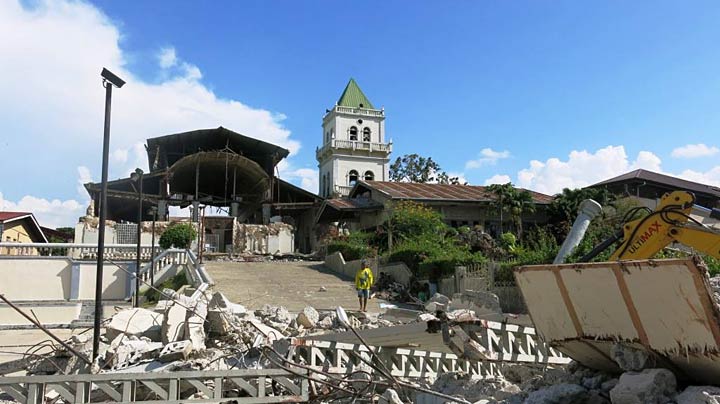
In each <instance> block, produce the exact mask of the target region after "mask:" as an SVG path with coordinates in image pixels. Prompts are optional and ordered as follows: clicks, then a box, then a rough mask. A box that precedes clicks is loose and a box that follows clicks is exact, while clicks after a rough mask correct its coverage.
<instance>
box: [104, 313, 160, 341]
mask: <svg viewBox="0 0 720 404" xmlns="http://www.w3.org/2000/svg"><path fill="white" fill-rule="evenodd" d="M163 317H164V316H163V315H162V314H158V313H155V312H153V311H150V310H146V309H142V308H134V309H129V310H123V311H121V312H118V313H117V314H115V315H114V316H113V317H112V319H111V320H110V323H108V325H107V326H105V336H106V337H107V339H108V341H113V340H114V339H115V338H117V336H118V335H120V334H124V335H134V336H144V337H147V338H149V339H150V340H152V341H160V332H161V330H162V324H163Z"/></svg>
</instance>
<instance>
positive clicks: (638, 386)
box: [0, 278, 720, 404]
mask: <svg viewBox="0 0 720 404" xmlns="http://www.w3.org/2000/svg"><path fill="white" fill-rule="evenodd" d="M713 286H720V278H718V279H716V280H715V281H714V283H713ZM715 292H716V294H720V290H718V289H717V288H716V290H715ZM163 296H164V298H165V300H161V301H159V302H158V303H157V305H156V306H155V307H154V308H152V309H144V308H134V309H128V310H122V311H119V312H117V313H116V314H115V315H114V316H112V317H111V318H110V319H108V320H107V321H106V323H105V334H104V335H103V336H102V340H101V350H100V358H99V361H98V363H97V367H99V369H94V370H95V371H99V372H101V373H113V372H123V373H141V372H172V371H182V370H228V369H237V368H246V369H261V368H274V367H278V366H281V365H283V363H282V362H281V361H282V360H283V359H282V356H283V353H278V352H276V351H275V349H278V348H277V347H278V346H280V345H278V344H277V342H278V341H280V340H284V341H289V340H290V338H291V337H295V338H303V337H309V336H315V335H319V334H323V333H328V332H343V331H347V327H346V326H345V325H343V324H342V322H341V321H340V320H339V319H338V317H337V314H336V313H335V312H334V311H318V310H316V309H314V308H313V307H305V308H304V309H302V310H301V311H300V312H298V313H291V312H289V311H288V310H287V309H286V308H284V307H281V306H272V305H267V304H266V305H264V306H262V307H261V308H260V309H258V310H254V311H252V310H248V309H247V308H245V307H244V306H242V305H239V304H235V303H233V302H230V301H229V300H228V299H227V298H226V297H225V296H224V295H222V294H221V293H212V292H210V291H206V292H204V293H195V295H193V296H192V297H190V296H185V295H182V294H179V293H177V292H175V291H172V290H168V289H166V290H164V291H163ZM416 313H418V314H417V315H416V318H415V319H413V320H411V321H409V322H413V321H419V322H431V323H432V322H437V321H439V320H438V317H444V318H445V319H446V320H449V321H452V322H458V323H460V322H463V321H474V320H478V319H493V321H495V320H502V319H504V320H505V321H507V319H508V315H507V314H503V313H502V311H501V310H500V306H499V301H498V299H497V296H495V295H493V294H491V293H487V292H475V291H466V292H465V293H460V294H455V295H454V296H452V299H451V298H449V297H447V296H444V295H441V294H435V295H434V296H433V297H432V298H430V299H429V300H428V302H426V305H425V311H424V312H416ZM349 321H350V324H351V325H352V326H353V328H356V329H371V328H378V327H389V326H394V325H398V324H399V323H400V322H397V321H389V320H386V319H384V318H383V315H378V314H368V313H350V315H349ZM69 343H70V345H71V346H72V347H73V348H74V349H76V350H78V351H80V352H82V353H83V354H85V355H87V356H89V355H90V352H91V345H92V343H91V341H90V337H89V333H85V334H81V335H76V336H74V337H72V339H71V340H70V341H69ZM611 356H612V359H613V360H614V361H615V362H616V363H617V364H618V366H620V367H621V368H622V369H623V370H625V372H624V373H622V374H619V375H618V374H609V373H604V372H601V371H596V370H592V369H588V368H585V367H582V366H580V365H578V364H577V363H574V362H573V363H571V364H570V365H567V366H559V365H549V366H542V365H536V364H530V363H512V362H504V363H501V364H499V367H500V371H501V374H502V376H496V377H494V378H488V379H472V378H471V377H470V376H469V375H468V374H465V373H463V372H445V373H441V374H439V375H438V377H437V378H436V379H434V380H433V379H402V380H399V381H396V382H392V381H391V380H389V379H386V378H384V377H383V376H382V372H379V371H377V369H375V371H374V372H373V369H372V368H369V367H368V368H367V369H364V368H362V366H361V367H359V368H357V369H356V370H355V372H354V373H352V374H351V375H349V376H347V377H345V378H342V381H334V379H332V377H331V376H329V375H325V374H323V373H322V372H320V371H318V372H317V373H315V374H314V375H313V376H311V377H313V378H314V380H322V381H324V382H325V383H324V384H321V383H317V382H316V383H315V384H314V386H315V387H314V389H315V390H314V393H312V394H314V395H315V397H316V401H315V402H324V403H344V402H347V403H350V402H353V400H356V399H357V398H358V397H357V396H360V397H362V399H363V400H365V401H368V400H371V401H372V402H377V403H410V402H426V403H443V402H461V403H468V402H469V403H508V404H514V403H517V404H520V403H526V404H541V403H558V404H573V403H591V404H609V403H612V404H635V403H638V404H639V403H677V404H689V403H718V404H720V387H713V386H687V385H685V384H682V381H678V380H677V379H676V376H675V375H674V374H673V373H672V372H670V371H669V370H667V369H656V368H652V365H653V363H652V361H648V360H646V359H647V358H645V357H643V356H642V355H641V354H639V353H638V352H635V351H632V350H630V349H626V348H624V346H623V345H621V344H617V347H616V348H613V351H612V355H611ZM285 364H286V365H288V366H292V364H287V363H285ZM281 367H282V366H281ZM26 370H27V372H28V374H35V375H43V374H70V373H80V372H82V373H85V372H88V371H89V369H88V368H87V366H85V365H84V363H83V362H82V361H80V360H78V359H77V358H75V357H74V356H72V355H71V354H69V353H68V352H66V351H65V350H63V349H58V350H56V351H55V352H54V353H53V354H52V355H50V356H45V357H42V358H40V359H38V360H35V361H32V362H31V363H30V364H29V365H28V366H27V368H26ZM337 380H340V378H338V379H337ZM393 383H400V384H393ZM423 389H426V391H425V392H423ZM427 390H430V391H433V392H436V393H440V394H443V395H445V396H446V398H442V397H438V396H434V395H432V394H430V393H428V392H427ZM348 391H351V392H355V393H354V395H353V394H350V393H347V392H348ZM93 394H95V395H98V396H97V397H98V399H102V398H103V397H102V394H103V393H102V392H100V391H97V392H96V391H93ZM139 394H144V392H142V391H141V392H140V393H139ZM147 394H151V392H149V391H148V392H147ZM183 394H184V395H183ZM194 394H198V393H197V391H196V390H194V389H192V388H191V387H188V389H187V391H184V392H183V393H182V394H181V396H182V397H184V398H187V397H190V396H192V395H194ZM449 397H453V398H455V400H456V401H453V399H451V398H449ZM0 398H3V397H0Z"/></svg>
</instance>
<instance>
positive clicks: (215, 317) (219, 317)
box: [207, 309, 233, 335]
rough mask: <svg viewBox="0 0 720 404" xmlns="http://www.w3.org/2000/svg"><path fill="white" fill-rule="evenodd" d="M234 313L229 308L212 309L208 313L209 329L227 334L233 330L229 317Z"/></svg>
mask: <svg viewBox="0 0 720 404" xmlns="http://www.w3.org/2000/svg"><path fill="white" fill-rule="evenodd" d="M231 316H232V314H231V313H230V312H229V311H228V310H227V309H210V310H208V314H207V321H208V326H209V330H210V332H211V333H213V334H216V335H227V334H228V333H229V332H230V331H232V329H233V328H232V325H231V324H230V321H229V318H230V317H231Z"/></svg>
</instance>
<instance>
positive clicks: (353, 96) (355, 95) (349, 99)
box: [337, 78, 375, 109]
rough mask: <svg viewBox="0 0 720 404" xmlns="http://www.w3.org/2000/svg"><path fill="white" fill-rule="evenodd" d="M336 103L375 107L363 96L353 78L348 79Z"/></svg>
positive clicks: (355, 106) (347, 105) (348, 105)
mask: <svg viewBox="0 0 720 404" xmlns="http://www.w3.org/2000/svg"><path fill="white" fill-rule="evenodd" d="M337 105H339V106H341V107H351V108H366V109H375V107H373V105H372V103H371V102H370V100H369V99H368V98H367V97H366V96H365V94H364V93H363V92H362V90H361V89H360V87H359V86H358V85H357V83H356V82H355V79H352V78H351V79H350V81H349V82H348V84H347V86H345V91H343V93H342V95H341V96H340V99H339V100H338V102H337Z"/></svg>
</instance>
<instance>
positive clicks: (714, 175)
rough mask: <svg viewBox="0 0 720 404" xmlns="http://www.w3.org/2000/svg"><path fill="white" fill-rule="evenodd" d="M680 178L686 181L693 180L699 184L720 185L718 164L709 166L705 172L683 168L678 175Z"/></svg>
mask: <svg viewBox="0 0 720 404" xmlns="http://www.w3.org/2000/svg"><path fill="white" fill-rule="evenodd" d="M678 177H680V178H684V179H686V180H688V181H695V182H699V183H701V184H707V185H714V186H716V187H720V166H716V167H713V168H711V169H710V170H708V171H706V172H699V171H694V170H685V171H683V172H681V173H680V175H678Z"/></svg>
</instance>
